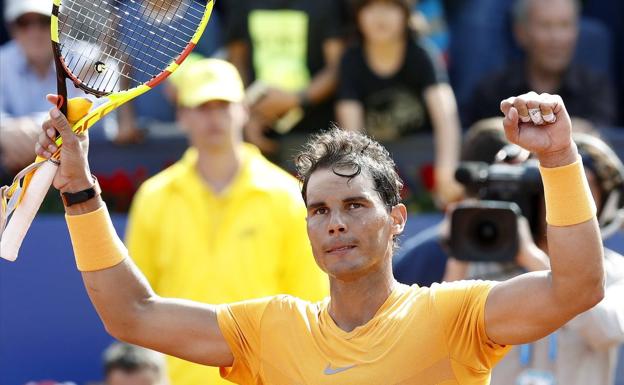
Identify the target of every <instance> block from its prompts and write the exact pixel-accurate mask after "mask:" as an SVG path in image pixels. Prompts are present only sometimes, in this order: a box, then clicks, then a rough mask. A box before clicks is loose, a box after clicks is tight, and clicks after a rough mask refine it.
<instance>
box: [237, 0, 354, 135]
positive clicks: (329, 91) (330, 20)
mask: <svg viewBox="0 0 624 385" xmlns="http://www.w3.org/2000/svg"><path fill="white" fill-rule="evenodd" d="M323 4H324V5H327V6H328V7H329V9H327V10H326V11H325V12H324V13H325V17H324V19H323V20H320V21H319V22H320V23H321V24H322V25H323V27H324V31H325V36H323V37H321V40H322V41H323V43H322V45H323V46H322V50H323V59H324V62H325V66H324V68H323V69H321V70H320V71H318V72H317V73H316V74H314V76H313V77H312V79H311V80H310V84H309V85H308V87H307V88H306V89H305V90H302V91H300V92H298V93H296V92H288V91H285V90H282V89H279V88H276V87H269V89H268V90H267V92H266V93H265V95H264V97H263V98H261V100H260V101H259V102H258V103H256V104H255V105H254V106H252V112H253V111H255V112H257V113H260V114H261V115H262V116H263V117H264V119H265V123H267V124H271V123H272V122H274V121H275V120H277V119H278V118H280V117H281V116H283V115H284V114H285V113H287V112H288V111H290V110H292V109H294V108H297V107H300V106H301V105H302V104H312V105H315V104H319V103H321V102H323V101H325V100H326V99H327V98H329V97H330V96H331V95H333V93H334V92H335V88H336V84H337V75H338V74H337V73H338V65H339V63H340V58H341V56H342V52H343V50H344V41H343V38H342V28H343V27H342V24H341V23H340V20H339V19H338V17H339V14H340V11H339V8H338V5H337V4H335V3H334V2H333V1H327V2H324V3H323ZM247 14H248V12H247V10H246V9H245V6H244V4H243V2H238V4H234V5H232V6H231V9H230V10H229V11H228V15H229V16H228V21H227V28H226V30H227V32H226V35H227V36H226V40H227V51H228V60H229V61H230V62H232V63H233V64H234V65H235V66H236V67H237V68H238V70H239V72H240V73H241V76H242V77H243V80H244V81H245V84H246V85H249V83H250V79H249V76H250V74H251V69H250V68H249V63H250V60H249V57H250V47H249V43H248V39H249V37H248V32H247V26H246V23H247Z"/></svg>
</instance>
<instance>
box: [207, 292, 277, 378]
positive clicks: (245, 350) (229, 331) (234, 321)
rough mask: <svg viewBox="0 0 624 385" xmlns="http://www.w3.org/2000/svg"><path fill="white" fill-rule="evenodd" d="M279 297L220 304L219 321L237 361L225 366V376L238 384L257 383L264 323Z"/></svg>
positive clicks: (221, 371)
mask: <svg viewBox="0 0 624 385" xmlns="http://www.w3.org/2000/svg"><path fill="white" fill-rule="evenodd" d="M274 298H276V297H267V298H261V299H256V300H250V301H243V302H236V303H231V304H227V305H219V306H217V321H218V322H219V329H221V333H223V337H224V338H225V340H226V342H227V344H228V346H229V347H230V350H231V351H232V355H233V356H234V362H233V364H232V366H230V367H221V368H220V373H221V377H223V378H224V379H227V380H229V381H232V382H234V383H237V384H255V383H256V381H255V379H256V378H257V376H258V372H259V369H260V342H261V341H260V325H261V322H262V318H263V316H264V313H265V312H266V311H267V308H268V306H269V304H270V303H271V301H272V300H273V299H274Z"/></svg>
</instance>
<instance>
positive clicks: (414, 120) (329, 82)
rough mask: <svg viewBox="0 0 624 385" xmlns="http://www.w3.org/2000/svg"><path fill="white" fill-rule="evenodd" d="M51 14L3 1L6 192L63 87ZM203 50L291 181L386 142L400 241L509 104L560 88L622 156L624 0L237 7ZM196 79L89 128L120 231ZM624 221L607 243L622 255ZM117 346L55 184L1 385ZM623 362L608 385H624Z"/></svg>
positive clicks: (65, 371)
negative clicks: (90, 290)
mask: <svg viewBox="0 0 624 385" xmlns="http://www.w3.org/2000/svg"><path fill="white" fill-rule="evenodd" d="M33 1H34V2H35V3H36V4H34V5H33ZM124 1H129V0H119V2H120V3H123V2H124ZM43 3H45V5H43V6H42V5H41V4H43ZM38 8H39V9H41V8H45V9H48V2H47V0H2V1H0V12H2V13H1V14H0V20H2V24H1V25H0V180H1V182H2V185H4V184H9V183H11V181H12V179H13V176H14V175H15V174H16V173H17V172H18V171H19V170H21V169H22V168H23V167H25V166H27V165H28V164H29V163H30V162H31V161H32V158H33V156H34V155H33V154H34V152H32V151H31V152H30V153H29V152H28V151H30V150H28V149H32V148H34V140H35V138H36V134H37V133H38V127H39V124H40V123H41V121H42V119H43V116H45V113H46V111H47V110H48V106H47V105H46V102H45V99H44V96H45V94H46V93H48V92H49V93H53V92H55V90H56V83H55V78H54V70H53V66H52V61H51V60H52V58H51V54H50V53H49V51H48V50H49V48H50V42H49V16H46V15H45V14H43V12H40V11H37V9H38ZM406 16H407V17H406ZM397 20H398V22H397ZM195 53H196V54H197V55H198V56H197V58H201V57H212V58H219V59H223V60H227V61H229V62H231V63H232V64H233V65H234V66H235V68H236V69H237V70H238V72H239V74H240V76H241V78H242V81H243V83H244V84H245V87H246V88H247V95H246V98H245V105H246V108H247V110H248V112H249V120H248V122H247V123H246V124H245V127H244V128H243V133H244V138H245V140H246V142H248V143H249V144H251V145H253V146H255V147H257V148H258V149H259V150H260V151H261V153H262V154H263V156H264V157H266V158H267V159H268V160H270V161H271V162H273V163H275V164H276V165H278V166H279V167H281V168H283V169H284V170H286V171H287V172H289V173H291V174H292V173H294V164H293V161H292V157H293V155H294V154H295V153H296V151H297V149H298V148H299V146H300V145H301V144H302V143H304V141H305V139H306V138H307V137H308V136H309V135H310V134H313V133H315V132H319V131H321V130H323V129H326V128H328V127H329V126H330V125H332V124H338V125H339V126H340V127H342V128H344V129H348V130H364V131H365V132H367V133H368V134H370V135H371V136H373V137H375V138H377V139H378V140H380V141H382V142H383V143H384V144H385V145H386V146H387V148H388V149H389V151H390V152H391V153H392V155H393V157H394V159H395V161H396V163H397V168H398V170H399V173H400V175H401V177H402V178H403V180H404V182H405V187H404V190H403V197H404V201H405V203H406V204H407V206H408V211H409V213H410V219H409V221H408V227H407V229H406V233H405V235H404V236H403V239H404V243H403V244H404V245H409V244H410V243H409V242H407V241H406V240H409V239H412V238H413V236H416V235H418V234H422V231H424V230H427V229H432V228H435V226H436V225H437V224H438V223H440V221H441V220H442V219H443V217H444V211H445V210H446V208H447V207H448V205H449V204H450V203H454V202H458V201H461V200H462V199H463V197H464V191H463V186H462V185H461V184H460V183H458V182H457V181H455V179H454V173H455V169H456V167H457V166H458V165H459V163H460V161H466V160H473V161H474V160H480V161H483V162H490V163H491V162H492V160H490V159H480V158H479V156H477V155H478V154H477V155H474V154H473V155H472V156H468V155H466V153H467V152H470V150H471V149H472V150H473V152H481V150H479V149H477V148H476V147H471V146H477V145H478V144H470V145H467V144H466V133H467V132H472V131H469V130H471V129H472V128H473V127H482V126H483V125H486V126H488V127H491V126H492V124H494V125H495V126H497V124H498V126H500V122H498V123H491V121H488V120H487V119H488V118H493V117H497V116H498V105H499V103H500V101H501V100H502V99H503V98H506V97H508V96H512V95H517V94H520V93H524V92H528V91H530V90H535V91H536V92H548V93H558V94H560V95H562V97H563V99H564V102H565V103H566V106H567V108H568V110H569V111H570V113H571V115H572V117H573V119H574V123H573V124H574V126H575V130H578V131H580V132H591V133H592V135H596V136H598V137H600V138H602V140H604V142H605V143H607V144H608V145H609V146H610V147H611V148H612V149H613V151H614V154H615V156H616V157H618V158H620V159H621V158H622V156H624V2H623V1H621V0H585V1H579V2H576V1H573V0H547V1H537V0H533V1H531V0H524V1H522V0H420V1H418V0H414V1H407V0H404V1H392V0H388V1H385V0H369V1H365V0H325V1H321V0H314V1H311V0H296V1H295V0H292V1H286V0H283V1H277V0H262V1H251V0H224V1H217V3H216V8H215V11H214V13H213V15H212V18H211V20H210V23H209V26H208V28H207V30H206V32H205V33H204V35H203V37H202V38H201V40H200V43H199V45H198V46H197V48H196V50H195ZM183 86H184V85H183V84H181V83H177V82H173V81H172V82H170V83H169V84H164V85H160V86H159V87H157V89H155V90H154V91H152V92H149V93H147V94H145V95H143V96H141V97H139V98H138V99H136V100H134V101H132V102H131V105H129V106H127V108H125V109H120V110H119V111H118V112H117V113H116V114H115V115H113V116H109V117H108V118H107V119H104V120H103V121H102V122H100V123H99V124H98V125H96V126H95V127H94V128H93V129H92V130H91V133H90V137H91V147H90V161H91V166H92V172H93V173H94V174H95V175H96V176H97V178H98V180H99V183H100V185H101V187H102V190H103V196H104V199H105V200H106V202H107V205H108V207H109V209H110V210H111V211H112V212H113V213H114V214H113V221H114V224H115V226H116V228H117V230H118V232H119V234H120V235H122V236H123V234H125V231H126V224H127V220H128V213H129V211H130V209H131V207H132V204H133V198H134V196H135V194H136V193H137V191H138V190H139V188H140V187H141V185H142V184H143V182H144V181H146V180H147V179H149V178H150V177H152V176H154V175H156V174H158V173H159V172H161V171H163V170H165V169H167V168H168V167H169V166H171V165H173V164H174V163H176V162H177V161H178V160H179V159H180V158H181V157H182V156H183V154H184V153H185V151H187V148H188V147H189V145H191V146H193V142H192V140H190V139H189V137H188V132H187V131H185V130H182V129H181V127H180V120H179V119H177V117H178V116H179V111H178V107H177V106H176V87H183ZM484 122H486V123H484ZM487 122H490V123H487ZM498 126H497V127H498ZM462 143H463V145H462ZM498 149H499V148H497V150H498ZM483 151H487V149H485V150H483ZM495 153H496V151H495ZM619 208H621V207H617V208H616V209H619ZM526 215H527V214H526V213H525V216H526ZM155 220H157V219H155ZM180 220H181V221H182V220H184V218H183V217H181V218H180ZM168 225H169V226H171V225H172V224H171V223H169V224H168ZM615 227H617V228H616V229H615V231H613V234H610V237H609V238H608V239H607V241H606V242H607V245H608V247H610V248H611V249H612V250H614V251H615V252H618V253H622V252H624V238H623V237H622V235H621V234H620V233H621V230H620V226H619V225H616V226H615ZM404 253H405V251H403V254H404ZM399 254H401V251H399ZM403 254H401V255H403ZM620 259H621V256H620ZM444 261H446V259H445V260H444ZM444 266H445V265H442V270H444ZM411 268H413V267H411ZM420 268H421V269H426V270H427V271H428V272H429V271H430V270H429V269H432V267H430V266H425V265H423V267H420ZM397 276H399V277H400V276H401V271H397ZM404 276H405V275H404ZM441 278H442V276H441V275H440V278H439V279H441ZM439 279H437V278H436V279H434V280H439ZM405 281H406V283H419V284H423V283H422V282H418V281H417V280H411V282H407V281H410V280H409V279H406V280H405ZM429 283H430V282H429ZM619 301H620V302H619V303H620V306H624V297H620V300H619ZM620 314H622V311H621V312H620ZM622 322H624V321H622ZM112 342H113V341H112V338H111V337H109V336H108V335H107V334H106V332H105V331H104V329H103V327H102V325H101V323H100V321H99V319H98V317H97V315H96V314H95V312H94V310H93V308H92V306H91V304H90V302H89V300H88V298H87V296H86V294H85V291H84V289H83V288H82V281H81V279H80V275H79V273H78V272H77V270H76V269H75V265H74V263H73V255H72V249H71V244H70V242H69V237H68V233H67V230H66V225H65V221H64V217H63V206H62V202H61V201H60V199H59V197H58V193H57V192H56V191H51V192H50V194H49V196H48V198H47V199H46V201H45V202H44V206H43V208H42V211H41V212H40V214H39V215H38V216H37V218H36V220H35V222H34V223H33V226H32V228H31V229H30V232H29V234H28V236H27V238H26V240H25V242H24V244H23V246H22V249H21V252H20V257H19V259H18V260H17V261H16V262H15V263H8V262H6V261H4V260H0V385H23V384H26V383H29V382H30V381H34V382H35V383H41V384H43V383H48V382H45V381H49V383H50V384H52V383H54V382H55V381H56V382H71V383H75V384H88V383H96V382H100V381H103V380H104V378H105V371H104V369H103V368H104V366H103V365H104V363H103V362H104V361H103V358H102V357H103V356H102V354H103V352H104V350H105V349H106V348H107V346H109V345H110V344H111V343H112ZM609 357H611V358H609V359H613V358H614V356H612V355H611V356H609ZM622 357H624V354H620V355H619V362H620V364H619V368H618V369H616V370H617V375H616V376H615V378H612V381H611V384H617V385H624V364H623V363H622V361H623V359H622ZM615 359H617V358H615ZM170 382H171V383H172V384H181V385H192V384H193V383H196V384H197V385H201V384H208V385H210V384H211V382H188V381H184V380H180V381H176V379H175V378H173V379H170ZM509 383H511V382H509ZM596 384H598V382H596ZM601 384H602V382H601ZM587 385H593V383H587Z"/></svg>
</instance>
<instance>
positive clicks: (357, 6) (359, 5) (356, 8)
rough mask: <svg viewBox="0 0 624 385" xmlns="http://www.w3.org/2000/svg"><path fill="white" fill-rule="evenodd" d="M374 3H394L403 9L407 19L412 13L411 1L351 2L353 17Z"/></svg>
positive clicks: (365, 0)
mask: <svg viewBox="0 0 624 385" xmlns="http://www.w3.org/2000/svg"><path fill="white" fill-rule="evenodd" d="M376 1H385V2H387V3H394V4H396V5H398V6H400V7H401V8H403V10H404V11H405V14H406V15H407V17H408V18H409V15H410V14H411V13H412V5H413V1H411V0H351V6H352V8H353V15H355V17H356V18H357V15H359V13H360V11H361V10H362V9H363V8H364V7H366V6H367V5H369V4H370V3H373V2H376Z"/></svg>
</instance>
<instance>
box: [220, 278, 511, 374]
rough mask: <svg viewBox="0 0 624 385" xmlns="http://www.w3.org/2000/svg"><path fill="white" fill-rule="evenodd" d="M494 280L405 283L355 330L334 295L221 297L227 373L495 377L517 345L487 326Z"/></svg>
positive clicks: (225, 371) (221, 322) (225, 370)
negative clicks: (346, 327) (345, 322)
mask: <svg viewBox="0 0 624 385" xmlns="http://www.w3.org/2000/svg"><path fill="white" fill-rule="evenodd" d="M493 285H494V283H492V282H476V281H473V282H471V281H465V282H456V283H451V284H434V285H433V286H432V287H431V288H430V289H429V288H425V287H423V288H420V287H417V286H412V287H410V286H406V285H398V286H397V287H396V288H395V289H394V290H393V292H392V293H391V295H390V296H389V298H388V299H387V300H386V301H385V303H384V304H383V305H382V307H381V308H380V309H379V311H378V312H377V314H376V315H375V316H374V317H373V319H371V320H370V321H369V322H368V323H366V324H365V325H362V326H360V327H358V328H356V329H354V330H353V331H351V332H345V331H343V330H342V329H340V328H339V327H338V326H337V325H336V324H335V323H334V321H333V319H332V318H331V316H330V315H329V313H328V310H327V309H328V304H329V300H325V301H323V302H319V303H310V302H307V301H303V300H300V299H296V298H293V297H290V296H277V297H270V298H265V299H258V300H252V301H245V302H240V303H236V304H229V305H221V306H219V307H218V311H217V316H218V321H219V327H220V328H221V331H222V332H223V335H224V336H225V338H226V340H227V342H228V344H229V346H230V348H231V350H232V353H233V355H234V363H233V366H232V367H229V368H221V374H222V375H223V376H224V378H227V379H229V380H230V381H232V382H235V383H237V384H241V385H242V384H246V385H247V384H249V385H250V384H254V385H330V384H332V385H333V384H335V385H486V384H489V382H490V372H491V369H492V367H493V366H494V365H495V364H496V363H497V362H498V361H499V360H500V359H501V358H502V357H503V356H504V355H505V354H506V353H507V351H508V350H509V347H504V346H500V345H497V344H495V343H494V342H492V341H491V340H490V339H489V338H488V337H487V335H486V333H485V324H484V314H485V311H484V309H485V301H486V299H487V296H488V293H489V291H490V289H491V288H492V287H493Z"/></svg>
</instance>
